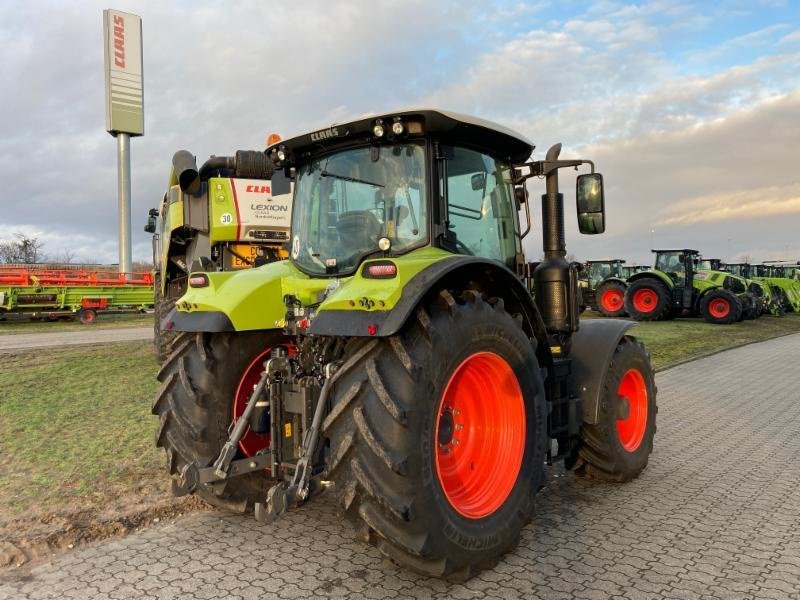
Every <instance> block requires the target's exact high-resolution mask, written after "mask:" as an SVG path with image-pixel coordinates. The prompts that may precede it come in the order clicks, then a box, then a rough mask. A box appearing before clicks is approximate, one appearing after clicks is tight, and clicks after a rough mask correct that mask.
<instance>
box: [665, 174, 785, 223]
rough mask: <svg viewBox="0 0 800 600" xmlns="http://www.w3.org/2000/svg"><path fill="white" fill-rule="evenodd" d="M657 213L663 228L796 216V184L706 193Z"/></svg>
mask: <svg viewBox="0 0 800 600" xmlns="http://www.w3.org/2000/svg"><path fill="white" fill-rule="evenodd" d="M661 214H662V219H661V223H662V224H663V225H682V224H689V223H714V222H719V221H727V220H730V219H737V220H753V219H762V218H765V217H774V216H788V215H800V182H797V183H791V184H788V185H784V186H774V185H773V186H768V187H760V188H755V189H748V190H737V191H731V192H718V193H712V194H706V195H704V196H698V197H696V198H690V199H688V200H682V201H680V202H677V203H676V204H674V205H672V206H670V207H669V208H668V209H666V210H664V211H663V212H662V213H661Z"/></svg>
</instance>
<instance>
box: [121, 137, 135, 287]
mask: <svg viewBox="0 0 800 600" xmlns="http://www.w3.org/2000/svg"><path fill="white" fill-rule="evenodd" d="M117 198H118V201H119V202H118V203H119V272H120V273H128V274H130V273H131V272H132V271H133V264H132V263H131V136H130V135H128V134H127V133H118V134H117Z"/></svg>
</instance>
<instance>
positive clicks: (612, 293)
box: [595, 281, 625, 317]
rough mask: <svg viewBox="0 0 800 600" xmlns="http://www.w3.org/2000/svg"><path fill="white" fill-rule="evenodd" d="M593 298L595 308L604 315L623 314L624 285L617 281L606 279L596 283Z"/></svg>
mask: <svg viewBox="0 0 800 600" xmlns="http://www.w3.org/2000/svg"><path fill="white" fill-rule="evenodd" d="M595 298H597V310H598V311H599V312H600V314H601V315H603V316H604V317H622V316H624V315H625V285H624V284H622V283H620V282H619V281H606V282H605V283H601V284H600V285H598V286H597V291H596V292H595Z"/></svg>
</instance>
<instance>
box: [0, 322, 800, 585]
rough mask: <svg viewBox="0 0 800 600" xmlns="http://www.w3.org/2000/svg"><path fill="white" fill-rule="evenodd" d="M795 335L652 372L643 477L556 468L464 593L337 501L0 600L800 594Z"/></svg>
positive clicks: (71, 557) (213, 528)
mask: <svg viewBox="0 0 800 600" xmlns="http://www.w3.org/2000/svg"><path fill="white" fill-rule="evenodd" d="M798 365H800V335H792V336H788V337H784V338H780V339H777V340H772V341H769V342H764V343H761V344H756V345H751V346H746V347H743V348H739V349H736V350H731V351H729V352H724V353H722V354H718V355H716V356H712V357H709V358H705V359H702V360H698V361H696V362H693V363H688V364H686V365H683V366H680V367H677V368H675V369H671V370H668V371H665V372H663V373H661V374H659V375H658V377H657V383H658V387H659V404H660V412H659V415H658V434H657V437H656V446H655V453H654V454H653V456H652V459H651V462H650V465H649V466H648V468H647V470H646V471H645V472H644V474H643V475H642V477H640V478H639V479H638V480H636V481H634V482H632V483H629V484H625V485H621V486H616V485H604V484H597V483H586V482H582V481H579V480H576V479H575V478H574V477H573V476H572V475H571V474H569V473H564V472H563V470H561V469H552V470H551V472H550V474H549V479H548V483H547V486H546V488H545V489H544V490H542V492H541V493H540V495H539V497H538V498H539V503H538V507H537V516H536V517H535V519H534V521H533V523H531V524H530V525H529V526H528V527H526V528H525V530H524V531H523V535H522V540H521V542H520V545H519V547H518V548H517V550H516V551H514V552H513V553H511V554H509V555H507V556H506V557H505V558H504V559H503V560H502V561H501V562H500V563H499V564H498V565H497V566H496V567H495V568H494V569H492V570H490V571H486V572H484V573H482V574H481V575H479V576H478V577H476V578H473V579H472V580H470V581H468V582H466V583H463V584H447V583H445V582H443V581H438V580H433V579H426V578H421V577H419V576H417V575H415V574H413V573H410V572H407V571H403V570H400V569H398V568H396V567H394V566H392V565H391V564H389V563H387V562H385V561H383V560H381V557H380V555H379V554H378V552H377V551H376V550H375V549H373V548H371V547H369V546H366V545H364V544H361V543H359V542H356V541H354V540H353V531H352V530H351V529H350V528H349V526H348V525H346V524H344V523H342V522H341V521H340V520H338V519H337V518H336V513H335V507H334V506H333V504H332V502H331V501H330V499H326V498H325V497H324V496H323V497H321V498H318V499H316V500H314V501H313V502H311V503H310V504H308V505H307V506H305V507H304V508H302V509H300V510H297V511H294V512H292V513H290V514H288V515H287V516H286V517H285V518H284V519H282V520H281V521H279V522H278V523H277V524H273V525H271V526H266V527H260V526H257V525H256V524H255V522H254V521H253V520H252V518H251V517H238V516H230V515H225V514H223V513H214V512H212V513H195V514H190V515H187V516H185V517H183V518H180V519H178V520H177V521H175V522H173V523H170V524H168V525H164V526H160V527H154V528H152V529H149V530H146V531H143V532H141V533H137V534H134V535H131V536H129V537H127V538H123V539H118V540H111V541H106V542H102V543H98V544H96V545H92V546H88V547H84V548H82V549H79V550H76V551H74V552H72V553H71V554H68V555H66V556H63V557H60V558H58V559H56V560H54V561H52V562H50V563H45V564H39V565H37V566H35V567H33V568H32V569H28V570H20V571H17V572H13V573H11V574H6V575H5V576H4V577H3V578H2V579H0V598H21V599H22V598H31V599H33V598H80V599H89V598H164V599H167V598H170V599H171V598H182V597H183V598H237V599H238V598H241V599H244V598H313V597H331V598H350V597H352V598H376V599H377V598H465V599H467V598H534V597H538V598H569V599H571V598H626V599H630V600H634V599H639V598H662V597H663V598H690V599H696V598H736V599H742V598H779V599H786V598H800V467H799V466H798V465H800V458H798V457H800V394H799V392H798V390H800V368H798Z"/></svg>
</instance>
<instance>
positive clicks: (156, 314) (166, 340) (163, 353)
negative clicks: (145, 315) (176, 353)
mask: <svg viewBox="0 0 800 600" xmlns="http://www.w3.org/2000/svg"><path fill="white" fill-rule="evenodd" d="M174 306H175V298H165V297H164V295H163V294H162V293H161V274H156V276H155V277H154V278H153V346H154V350H155V354H156V361H157V362H158V364H163V363H164V361H165V360H167V357H168V356H169V353H170V350H171V349H172V345H173V343H174V342H175V336H176V335H177V334H176V332H174V331H165V330H163V329H161V321H163V320H164V317H166V316H167V315H168V314H169V311H171V310H172V308H173V307H174Z"/></svg>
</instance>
